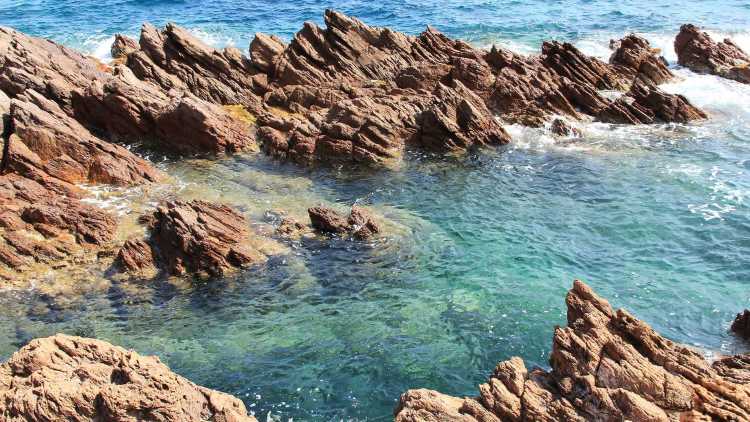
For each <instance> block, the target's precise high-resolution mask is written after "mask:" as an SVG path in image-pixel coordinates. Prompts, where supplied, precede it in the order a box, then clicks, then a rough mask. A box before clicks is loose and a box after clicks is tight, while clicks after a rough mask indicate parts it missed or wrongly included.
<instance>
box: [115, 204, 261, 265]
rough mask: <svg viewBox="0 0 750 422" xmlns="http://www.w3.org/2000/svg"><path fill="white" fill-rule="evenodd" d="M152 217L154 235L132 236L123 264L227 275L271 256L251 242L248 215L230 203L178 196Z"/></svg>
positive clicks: (125, 247) (123, 252) (122, 252)
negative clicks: (186, 199) (184, 200)
mask: <svg viewBox="0 0 750 422" xmlns="http://www.w3.org/2000/svg"><path fill="white" fill-rule="evenodd" d="M149 220H150V221H151V227H150V232H151V234H150V237H149V239H148V240H147V241H145V240H130V241H128V242H126V243H125V245H123V247H122V248H121V249H120V252H119V253H118V258H117V265H118V267H119V269H120V270H122V271H124V272H129V273H134V274H138V275H142V274H143V273H144V272H145V273H151V272H154V271H155V269H162V270H164V271H166V272H167V273H168V274H171V275H184V274H188V273H206V274H210V275H223V274H225V273H227V272H229V271H231V270H233V269H236V268H241V267H244V266H247V265H250V264H253V263H258V262H261V261H263V260H265V255H263V254H262V253H261V252H259V251H257V250H254V249H253V248H252V247H250V246H249V237H250V232H249V230H248V227H247V223H246V221H245V219H244V217H242V216H241V215H240V214H238V213H237V212H236V211H234V210H233V209H232V208H230V207H228V206H225V205H221V204H213V203H210V202H205V201H191V202H182V201H173V202H169V203H167V204H165V205H163V206H160V207H158V208H157V209H156V211H155V212H154V213H153V216H152V217H151V218H149Z"/></svg>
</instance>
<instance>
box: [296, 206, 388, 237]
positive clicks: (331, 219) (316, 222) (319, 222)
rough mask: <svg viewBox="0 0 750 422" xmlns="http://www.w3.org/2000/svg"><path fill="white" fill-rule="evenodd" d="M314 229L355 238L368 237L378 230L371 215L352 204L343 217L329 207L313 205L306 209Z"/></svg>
mask: <svg viewBox="0 0 750 422" xmlns="http://www.w3.org/2000/svg"><path fill="white" fill-rule="evenodd" d="M307 213H308V214H309V215H310V222H311V223H312V226H313V228H314V229H315V230H318V231H319V232H322V233H330V234H339V235H342V234H351V235H352V236H354V237H355V238H357V239H361V240H365V239H369V238H371V237H372V236H374V235H375V234H377V233H378V232H379V231H380V227H379V226H378V224H377V223H376V222H375V220H374V219H373V218H372V216H371V215H370V214H369V213H368V212H367V211H365V210H363V209H362V208H360V207H357V206H354V207H352V210H351V212H350V214H349V217H345V216H343V215H341V214H339V213H338V212H336V211H334V210H333V209H331V208H326V207H313V208H310V209H308V210H307Z"/></svg>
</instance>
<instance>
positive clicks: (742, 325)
mask: <svg viewBox="0 0 750 422" xmlns="http://www.w3.org/2000/svg"><path fill="white" fill-rule="evenodd" d="M732 331H733V332H734V333H735V334H737V335H739V336H740V337H742V338H744V339H750V310H747V309H745V310H744V311H742V312H740V313H739V314H737V317H736V318H735V319H734V322H732Z"/></svg>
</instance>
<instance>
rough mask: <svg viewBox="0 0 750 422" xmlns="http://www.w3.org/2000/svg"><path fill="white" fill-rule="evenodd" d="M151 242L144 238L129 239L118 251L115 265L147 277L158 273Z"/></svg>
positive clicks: (120, 268)
mask: <svg viewBox="0 0 750 422" xmlns="http://www.w3.org/2000/svg"><path fill="white" fill-rule="evenodd" d="M154 255H155V251H154V250H153V248H152V246H151V244H150V243H149V242H148V241H146V240H144V239H129V240H127V241H125V243H124V244H123V245H122V247H121V248H120V251H119V252H118V253H117V258H116V260H115V265H116V266H117V267H118V269H119V270H120V271H122V272H126V273H129V274H139V275H144V276H145V277H149V276H152V277H153V276H154V275H156V272H157V268H156V264H157V259H156V257H155V256H154Z"/></svg>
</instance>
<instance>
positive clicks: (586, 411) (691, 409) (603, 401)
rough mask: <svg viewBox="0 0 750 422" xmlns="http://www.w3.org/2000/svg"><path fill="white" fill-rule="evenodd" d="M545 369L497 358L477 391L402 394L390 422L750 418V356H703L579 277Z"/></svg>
mask: <svg viewBox="0 0 750 422" xmlns="http://www.w3.org/2000/svg"><path fill="white" fill-rule="evenodd" d="M566 303H567V306H568V326H567V327H558V328H556V329H555V333H554V337H553V343H552V354H551V356H550V366H551V369H550V370H549V371H544V370H542V369H528V368H526V366H525V364H524V362H523V360H522V359H520V358H512V359H510V360H507V361H504V362H501V363H499V364H498V365H497V367H496V368H495V371H494V372H493V374H492V375H491V376H490V378H489V380H488V381H487V383H485V384H482V385H480V386H479V396H477V397H474V398H457V397H450V396H447V395H445V394H441V393H438V392H436V391H430V390H410V391H408V392H406V393H404V394H403V395H402V396H401V400H400V403H399V405H398V408H397V409H396V413H395V414H396V421H397V422H416V421H462V422H473V421H483V422H500V421H503V422H508V421H562V420H565V421H622V420H630V421H698V420H701V421H703V420H722V421H740V420H750V356H748V355H738V356H731V357H722V358H720V359H717V360H715V361H713V362H709V361H707V360H706V359H705V357H704V356H702V355H701V354H699V353H697V352H696V351H695V350H693V349H691V348H689V347H686V346H683V345H680V344H677V343H673V342H672V341H670V340H667V339H666V338H664V337H662V336H660V335H659V334H658V333H657V332H655V331H654V330H653V329H652V328H651V327H649V326H648V324H646V323H644V322H642V321H639V320H638V319H636V318H635V317H634V316H633V315H631V314H629V313H628V312H627V311H625V310H622V309H619V310H613V309H612V307H611V306H610V305H609V303H608V302H607V301H606V300H604V299H602V298H600V297H599V296H597V295H596V294H595V293H594V292H593V291H592V290H591V288H589V287H588V286H586V285H585V284H584V283H582V282H580V281H576V282H575V283H574V285H573V288H572V289H571V290H570V292H569V293H568V296H567V298H566Z"/></svg>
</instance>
